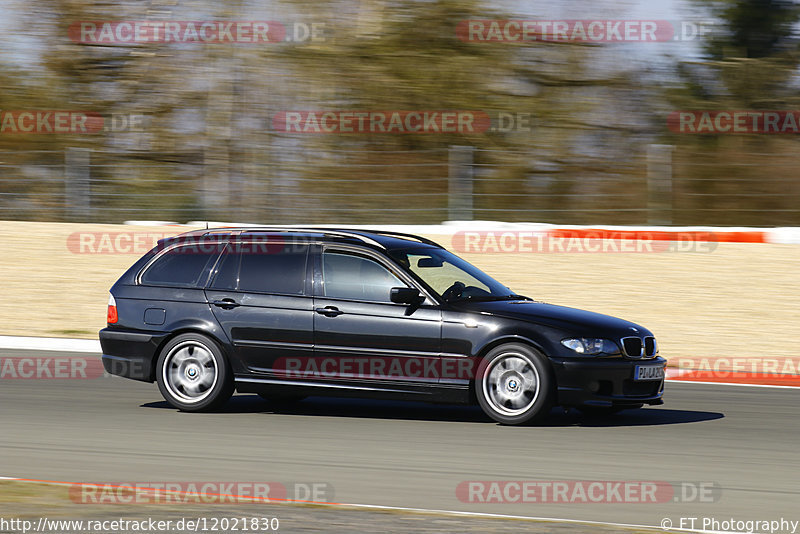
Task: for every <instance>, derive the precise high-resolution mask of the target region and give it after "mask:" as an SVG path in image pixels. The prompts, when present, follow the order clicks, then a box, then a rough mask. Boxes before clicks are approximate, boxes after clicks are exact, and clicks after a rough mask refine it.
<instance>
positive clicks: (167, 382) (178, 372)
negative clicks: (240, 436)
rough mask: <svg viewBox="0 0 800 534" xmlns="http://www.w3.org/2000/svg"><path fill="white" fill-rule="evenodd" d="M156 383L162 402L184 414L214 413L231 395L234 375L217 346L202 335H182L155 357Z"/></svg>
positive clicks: (171, 341) (170, 342)
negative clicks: (212, 411)
mask: <svg viewBox="0 0 800 534" xmlns="http://www.w3.org/2000/svg"><path fill="white" fill-rule="evenodd" d="M156 369H157V373H156V381H157V382H158V389H159V390H160V391H161V394H162V395H163V396H164V399H166V401H167V402H168V403H170V404H171V405H172V406H174V407H175V408H178V409H180V410H183V411H187V412H199V411H205V410H213V409H215V408H218V407H220V406H222V405H223V404H224V403H225V402H226V401H227V400H228V399H229V398H230V396H231V395H232V394H233V388H234V385H233V373H232V372H231V370H230V366H229V365H228V362H227V360H226V359H225V357H224V356H223V354H222V351H221V350H220V349H219V347H218V346H217V344H216V343H214V341H212V340H211V339H209V338H208V337H206V336H203V335H201V334H194V333H188V334H181V335H179V336H176V337H175V338H174V339H172V340H170V341H169V342H168V343H167V344H166V345H165V346H164V348H163V349H162V350H161V353H160V355H159V357H158V363H157V367H156Z"/></svg>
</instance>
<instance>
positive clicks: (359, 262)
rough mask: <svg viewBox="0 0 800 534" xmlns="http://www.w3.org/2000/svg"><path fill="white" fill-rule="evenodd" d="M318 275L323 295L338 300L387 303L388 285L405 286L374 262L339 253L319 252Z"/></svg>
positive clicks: (389, 288) (389, 289)
mask: <svg viewBox="0 0 800 534" xmlns="http://www.w3.org/2000/svg"><path fill="white" fill-rule="evenodd" d="M322 276H323V280H324V287H325V296H326V297H332V298H340V299H350V300H367V301H377V302H390V301H391V300H390V295H391V288H393V287H405V286H406V284H405V283H403V282H402V281H401V280H400V279H399V278H397V277H396V276H395V275H393V274H392V273H391V272H389V270H388V269H386V268H385V267H383V266H382V265H381V264H379V263H378V262H376V261H373V260H371V259H368V258H364V257H362V256H356V255H353V254H344V253H339V252H325V253H323V255H322Z"/></svg>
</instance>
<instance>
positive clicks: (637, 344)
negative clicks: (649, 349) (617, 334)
mask: <svg viewBox="0 0 800 534" xmlns="http://www.w3.org/2000/svg"><path fill="white" fill-rule="evenodd" d="M622 348H623V349H624V350H625V356H627V357H628V358H637V359H638V358H641V357H642V339H641V338H638V337H623V338H622Z"/></svg>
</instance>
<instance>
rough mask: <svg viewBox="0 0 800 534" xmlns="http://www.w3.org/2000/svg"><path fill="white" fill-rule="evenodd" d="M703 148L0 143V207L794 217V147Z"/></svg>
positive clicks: (184, 212)
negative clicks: (159, 152) (322, 148)
mask: <svg viewBox="0 0 800 534" xmlns="http://www.w3.org/2000/svg"><path fill="white" fill-rule="evenodd" d="M705 156H706V155H705V154H704V153H700V152H691V151H682V150H681V149H680V148H676V147H673V146H670V145H650V146H649V147H648V149H647V152H646V153H645V154H642V155H640V156H636V155H632V157H631V161H630V162H626V163H625V164H621V165H620V166H617V167H614V168H608V167H599V166H597V165H596V164H595V163H596V162H592V161H584V162H581V161H570V162H567V163H558V162H541V161H536V162H531V161H527V160H528V159H529V158H530V156H529V155H528V154H522V153H515V152H511V151H502V150H490V149H480V148H473V147H459V146H453V147H449V148H442V149H428V150H405V151H401V150H395V151H379V150H378V151H361V150H342V151H339V152H337V153H328V154H326V155H325V156H324V157H320V156H317V157H314V158H311V157H307V158H305V159H303V158H298V157H297V156H296V155H292V156H291V157H284V158H283V159H281V158H280V157H274V158H273V160H272V161H270V162H269V163H263V162H259V161H257V159H256V158H247V157H242V158H240V159H233V160H231V161H228V162H226V163H225V164H224V165H222V166H220V165H219V163H215V162H211V163H210V162H209V159H208V158H207V157H205V155H204V154H203V153H202V152H198V153H191V154H182V155H181V156H180V157H173V158H162V159H161V160H160V161H155V160H153V159H146V158H141V157H140V158H137V157H132V156H131V155H129V154H122V155H121V154H114V153H112V152H109V151H98V150H90V149H80V148H68V149H66V150H65V151H63V152H61V151H41V152H30V151H28V152H24V153H23V152H14V151H4V152H0V218H2V219H7V220H10V219H18V220H49V221H85V222H90V221H91V222H120V221H123V220H128V219H151V220H170V221H179V222H183V221H187V220H198V219H210V220H229V221H239V222H260V223H290V224H291V223H401V222H402V223H432V222H440V221H442V220H448V219H449V220H453V219H457V220H469V219H480V220H507V221H534V222H553V223H562V224H593V223H595V224H597V223H604V224H710V225H713V224H718V225H750V226H759V225H763V226H774V225H787V226H790V225H791V226H798V225H800V208H799V207H798V206H800V202H798V200H800V186H798V180H796V178H795V177H794V169H795V168H797V165H798V164H800V162H798V161H795V155H794V154H793V153H791V154H788V153H787V154H782V155H781V154H778V155H776V154H758V153H748V154H746V157H744V158H741V159H740V160H739V161H726V162H719V161H715V160H711V161H706V160H705V159H704V158H705Z"/></svg>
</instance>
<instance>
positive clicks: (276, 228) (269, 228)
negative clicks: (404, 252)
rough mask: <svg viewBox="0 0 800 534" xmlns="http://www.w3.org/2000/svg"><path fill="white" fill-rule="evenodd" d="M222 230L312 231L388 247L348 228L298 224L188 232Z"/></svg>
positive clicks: (209, 232)
mask: <svg viewBox="0 0 800 534" xmlns="http://www.w3.org/2000/svg"><path fill="white" fill-rule="evenodd" d="M222 231H225V232H236V233H239V234H241V233H243V232H310V233H316V234H323V235H329V236H334V237H349V238H353V239H358V240H359V241H362V242H363V243H366V244H368V245H372V246H375V247H378V248H383V249H385V248H386V247H384V246H383V245H381V244H380V243H378V242H377V241H375V240H374V239H371V238H369V237H367V236H365V235H361V234H358V233H353V232H349V231H347V230H336V229H330V228H313V227H308V226H302V227H296V226H292V227H289V226H240V227H236V228H233V227H231V228H209V229H207V230H200V231H196V232H197V233H196V234H195V232H188V233H192V234H195V235H197V234H199V235H206V234H211V233H214V232H222Z"/></svg>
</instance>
